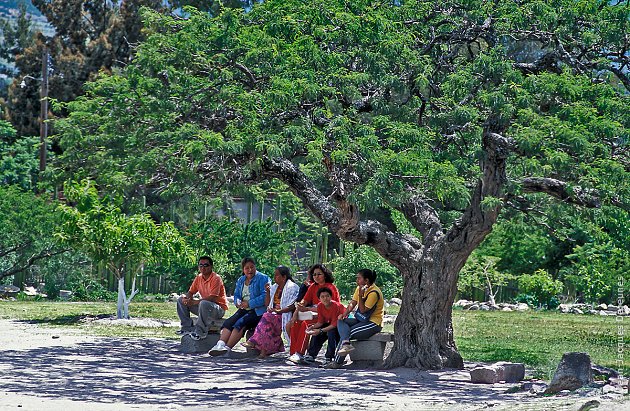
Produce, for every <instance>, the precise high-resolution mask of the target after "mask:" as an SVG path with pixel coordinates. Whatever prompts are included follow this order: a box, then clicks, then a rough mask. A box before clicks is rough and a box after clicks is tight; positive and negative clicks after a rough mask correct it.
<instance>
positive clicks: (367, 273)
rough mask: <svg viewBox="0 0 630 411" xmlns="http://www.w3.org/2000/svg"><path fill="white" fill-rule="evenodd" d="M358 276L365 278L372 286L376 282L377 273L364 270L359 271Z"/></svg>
mask: <svg viewBox="0 0 630 411" xmlns="http://www.w3.org/2000/svg"><path fill="white" fill-rule="evenodd" d="M357 274H359V275H360V276H361V277H363V278H365V279H366V280H367V281H368V283H370V285H372V284H374V283H375V282H376V271H373V270H369V269H367V268H364V269H362V270H359V271H357Z"/></svg>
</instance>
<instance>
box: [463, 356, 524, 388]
mask: <svg viewBox="0 0 630 411" xmlns="http://www.w3.org/2000/svg"><path fill="white" fill-rule="evenodd" d="M523 378H525V365H523V364H520V363H511V362H504V361H501V362H498V363H495V364H492V365H486V366H482V367H476V368H473V369H472V370H470V381H471V382H473V383H476V384H477V383H481V384H494V383H497V382H499V381H505V382H509V383H514V382H518V381H521V380H522V379H523Z"/></svg>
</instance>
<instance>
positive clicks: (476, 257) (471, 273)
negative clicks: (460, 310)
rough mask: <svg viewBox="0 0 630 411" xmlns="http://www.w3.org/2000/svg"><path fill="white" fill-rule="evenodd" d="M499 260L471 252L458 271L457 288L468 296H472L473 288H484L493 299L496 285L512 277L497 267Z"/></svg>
mask: <svg viewBox="0 0 630 411" xmlns="http://www.w3.org/2000/svg"><path fill="white" fill-rule="evenodd" d="M500 260H501V259H500V258H498V257H492V256H487V255H482V254H480V253H478V252H473V254H472V255H471V256H470V257H469V258H468V261H466V264H465V265H464V267H463V268H462V270H461V271H460V273H459V279H458V281H457V290H458V291H459V292H460V293H462V294H463V296H465V297H468V298H472V293H473V290H474V289H477V290H484V291H485V292H486V294H488V295H489V296H490V297H491V300H492V301H494V297H495V295H496V293H497V291H498V287H500V286H505V285H507V284H508V282H509V280H511V279H513V278H514V276H513V275H512V274H510V273H508V272H502V271H499V270H498V269H497V264H498V263H499V262H500Z"/></svg>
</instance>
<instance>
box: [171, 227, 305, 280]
mask: <svg viewBox="0 0 630 411" xmlns="http://www.w3.org/2000/svg"><path fill="white" fill-rule="evenodd" d="M183 236H184V238H185V239H186V242H187V244H188V245H189V247H190V248H191V249H192V250H194V253H195V254H196V255H197V256H201V255H209V256H211V257H212V259H213V260H214V269H215V271H216V272H217V273H219V274H220V275H221V276H222V277H223V280H224V282H225V284H226V288H227V289H228V290H229V291H231V289H232V288H233V287H234V285H235V284H236V279H237V278H238V277H240V276H241V275H242V274H243V272H242V270H241V266H240V262H241V260H242V259H243V258H244V257H253V258H254V259H255V260H256V268H257V269H258V271H260V272H262V273H264V274H267V275H269V276H273V271H274V269H275V268H276V267H277V266H278V265H286V266H289V267H290V266H291V253H290V251H291V249H292V242H293V241H294V239H295V238H296V237H297V232H296V226H295V224H291V223H290V222H289V223H288V224H285V225H284V226H283V227H280V225H279V224H278V223H277V222H275V221H273V220H271V219H267V220H265V221H257V220H254V221H252V222H250V223H248V224H243V223H242V222H241V221H239V220H230V219H228V218H217V217H209V218H207V219H206V220H204V221H200V222H197V223H194V224H191V225H190V226H189V227H187V228H186V229H184V232H183ZM172 270H173V271H172V272H173V274H172V278H173V280H174V282H175V284H176V285H177V287H178V288H179V289H186V288H187V287H188V286H190V283H191V281H192V277H193V276H194V273H195V272H196V270H195V268H194V267H191V266H190V265H188V266H185V265H180V266H174V267H172Z"/></svg>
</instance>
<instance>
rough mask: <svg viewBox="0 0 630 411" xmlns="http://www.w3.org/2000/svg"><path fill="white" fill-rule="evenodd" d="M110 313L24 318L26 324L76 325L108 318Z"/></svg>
mask: <svg viewBox="0 0 630 411" xmlns="http://www.w3.org/2000/svg"><path fill="white" fill-rule="evenodd" d="M110 317H111V314H99V315H90V314H76V315H62V316H58V317H55V318H36V319H32V320H24V321H23V322H24V323H26V324H36V325H78V324H83V323H86V322H89V321H94V320H99V319H101V318H110Z"/></svg>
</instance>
